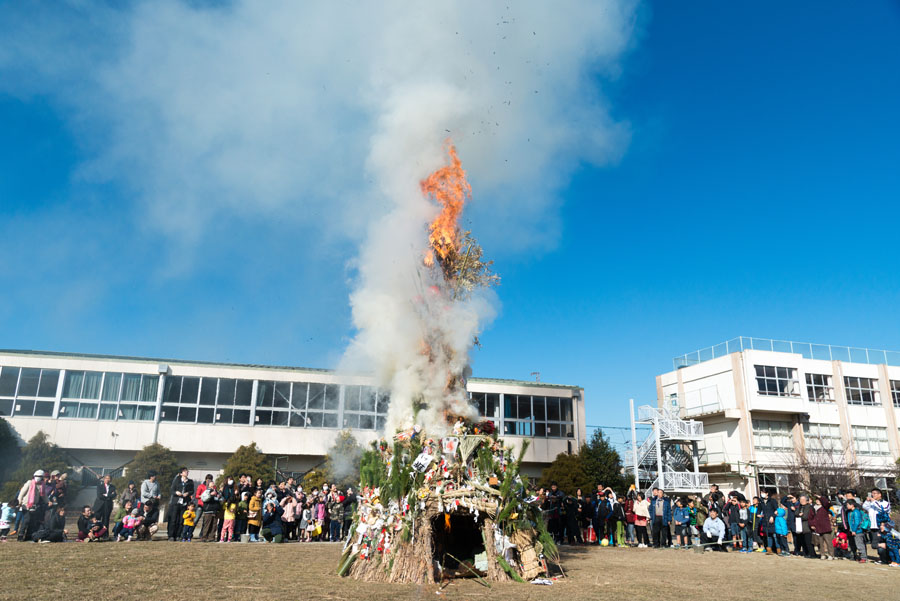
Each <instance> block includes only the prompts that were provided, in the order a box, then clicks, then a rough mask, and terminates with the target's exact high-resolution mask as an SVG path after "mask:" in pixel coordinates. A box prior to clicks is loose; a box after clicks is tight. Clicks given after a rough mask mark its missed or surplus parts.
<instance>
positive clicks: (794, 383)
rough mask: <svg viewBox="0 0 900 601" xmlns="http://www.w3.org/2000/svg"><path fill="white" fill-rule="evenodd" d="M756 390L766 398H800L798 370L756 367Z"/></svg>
mask: <svg viewBox="0 0 900 601" xmlns="http://www.w3.org/2000/svg"><path fill="white" fill-rule="evenodd" d="M754 367H755V368H756V388H757V390H758V391H759V394H761V395H764V396H790V397H795V396H800V383H799V381H798V380H797V370H796V369H795V368H793V367H773V366H771V365H755V366H754Z"/></svg>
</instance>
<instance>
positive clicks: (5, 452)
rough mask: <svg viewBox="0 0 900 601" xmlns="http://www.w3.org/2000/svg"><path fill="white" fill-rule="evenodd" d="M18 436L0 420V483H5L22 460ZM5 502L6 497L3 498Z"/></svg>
mask: <svg viewBox="0 0 900 601" xmlns="http://www.w3.org/2000/svg"><path fill="white" fill-rule="evenodd" d="M18 438H19V437H18V436H17V435H16V431H15V430H13V427H12V426H11V425H9V422H8V421H6V420H5V419H3V418H0V457H2V458H3V460H2V461H0V482H6V479H7V477H9V476H10V475H11V474H12V473H13V470H15V469H16V468H17V467H19V461H21V459H22V450H21V449H20V448H19V441H18ZM4 501H6V497H4Z"/></svg>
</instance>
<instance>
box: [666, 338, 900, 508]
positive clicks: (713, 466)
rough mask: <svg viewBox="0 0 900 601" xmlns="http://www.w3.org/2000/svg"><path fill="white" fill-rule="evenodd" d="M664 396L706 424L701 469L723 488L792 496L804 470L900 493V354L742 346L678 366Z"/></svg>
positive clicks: (779, 343) (756, 342) (761, 342)
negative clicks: (897, 478) (899, 484)
mask: <svg viewBox="0 0 900 601" xmlns="http://www.w3.org/2000/svg"><path fill="white" fill-rule="evenodd" d="M656 388H657V402H658V404H659V406H660V407H663V406H665V407H667V408H669V409H670V410H675V411H677V412H678V413H679V415H681V416H682V417H683V418H691V419H695V420H699V421H702V422H703V428H704V439H703V443H702V445H701V452H700V468H701V470H703V471H706V472H707V473H708V474H709V481H710V482H711V483H717V484H719V485H720V486H721V488H722V489H726V488H727V489H737V490H743V491H745V492H746V493H749V494H756V492H757V491H758V489H759V487H760V486H769V487H774V488H777V489H779V491H781V490H788V489H791V488H794V487H796V486H798V483H800V482H801V481H802V478H801V474H800V473H798V472H800V471H803V469H807V470H813V471H816V470H820V471H828V470H835V469H836V468H838V469H841V468H842V467H843V469H844V470H845V471H846V472H848V473H852V474H853V476H854V478H855V479H856V480H857V481H858V482H859V484H860V485H861V486H873V485H879V486H881V487H892V486H893V477H894V475H895V473H896V468H897V466H896V463H895V462H896V460H897V458H898V457H900V430H898V424H900V415H898V412H900V353H897V352H891V351H882V350H875V349H865V348H853V347H839V346H832V345H820V344H810V343H799V342H793V341H783V340H772V339H762V338H748V337H741V338H736V339H733V340H730V341H728V342H726V343H722V344H719V345H716V346H714V347H709V348H707V349H703V350H701V351H696V352H695V353H690V354H687V355H683V356H681V357H677V358H676V359H675V369H674V370H673V371H670V372H667V373H664V374H662V375H659V376H657V378H656ZM816 492H820V491H816Z"/></svg>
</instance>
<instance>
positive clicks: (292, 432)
mask: <svg viewBox="0 0 900 601" xmlns="http://www.w3.org/2000/svg"><path fill="white" fill-rule="evenodd" d="M467 388H468V392H469V395H470V398H471V401H472V403H473V404H474V405H475V406H476V407H478V409H479V412H480V414H481V415H482V416H483V417H484V418H485V419H490V420H492V421H494V423H495V425H496V426H497V428H498V430H499V431H500V432H501V433H502V436H503V438H504V440H505V441H506V442H507V443H509V444H511V445H514V446H515V445H518V444H521V442H522V441H523V440H525V439H528V440H530V442H531V444H530V446H529V449H528V451H527V453H526V455H525V458H524V463H525V469H526V473H528V474H529V475H535V476H536V475H539V474H540V471H541V469H543V467H546V466H547V465H549V463H550V462H551V461H553V459H554V458H555V457H556V456H557V455H558V454H559V453H563V452H573V451H576V450H577V449H578V448H579V447H580V445H581V444H582V443H583V442H584V440H585V422H584V389H583V388H581V387H578V386H566V385H553V384H546V383H540V382H527V381H516V380H499V379H489V378H471V379H470V380H469V381H468V386H467ZM389 403H390V399H389V397H388V395H387V394H385V392H384V391H382V390H379V389H378V388H377V387H375V386H374V383H373V381H372V379H371V378H369V377H366V376H347V375H338V374H336V373H334V372H332V371H328V370H321V369H308V368H295V367H277V366H263V365H237V364H224V363H212V362H203V361H180V360H170V359H153V358H142V357H117V356H100V355H78V354H67V353H49V352H33V351H16V350H10V351H0V415H2V416H4V417H5V419H7V420H8V421H9V423H10V424H11V425H12V427H13V428H14V430H15V431H16V433H17V435H18V437H19V439H20V442H21V444H24V442H25V441H27V440H28V439H30V438H31V437H32V436H33V435H34V434H36V433H37V432H39V431H43V432H45V433H46V434H47V435H48V436H49V438H50V440H51V441H52V442H54V443H56V444H57V445H59V446H60V447H62V448H63V449H65V450H66V452H67V453H68V455H69V456H70V458H71V460H72V464H73V466H74V467H75V468H76V471H80V470H81V469H82V468H84V467H87V468H89V469H88V472H90V473H107V472H112V473H116V472H117V471H118V470H121V469H122V468H123V466H126V465H127V463H128V462H129V461H130V460H131V459H132V458H133V457H134V454H135V452H136V451H138V450H139V449H141V448H142V447H144V446H146V445H148V444H151V443H154V442H158V443H160V444H163V445H165V446H167V447H169V448H170V449H172V450H173V451H174V452H175V453H176V454H177V455H178V457H179V459H180V460H181V461H182V462H183V463H184V464H185V465H186V466H187V467H188V468H190V469H191V471H192V474H198V475H199V474H202V473H208V472H213V473H217V472H218V471H219V470H220V469H221V468H222V466H223V465H224V462H225V460H226V459H227V458H228V456H229V455H231V454H232V453H233V452H234V451H235V449H237V447H238V446H240V445H244V444H249V443H250V442H256V444H257V446H259V448H260V449H261V450H262V451H263V452H264V453H266V454H269V455H271V456H273V457H278V458H279V462H278V464H277V466H278V469H279V470H281V471H282V472H284V473H290V474H297V475H300V474H302V473H303V472H305V471H306V470H309V469H312V468H314V467H315V466H317V465H319V464H321V463H322V461H323V460H324V455H325V453H326V452H327V450H328V448H329V447H330V446H331V445H332V444H333V443H334V441H335V438H336V437H337V435H338V433H339V432H340V431H342V430H345V429H347V430H350V431H351V432H352V433H353V435H354V436H355V437H356V438H357V440H358V441H359V442H360V444H363V445H365V444H367V443H368V442H370V441H372V440H375V439H376V438H377V437H379V436H380V435H381V432H380V430H381V429H382V428H383V424H384V420H385V417H386V415H387V408H388V406H389Z"/></svg>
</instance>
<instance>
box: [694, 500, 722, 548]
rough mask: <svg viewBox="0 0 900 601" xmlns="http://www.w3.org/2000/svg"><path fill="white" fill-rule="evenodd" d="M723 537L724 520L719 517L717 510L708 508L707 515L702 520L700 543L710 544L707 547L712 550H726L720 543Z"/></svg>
mask: <svg viewBox="0 0 900 601" xmlns="http://www.w3.org/2000/svg"><path fill="white" fill-rule="evenodd" d="M724 538H725V522H723V521H722V519H721V518H720V517H719V510H718V509H716V508H712V509H710V510H709V517H707V518H706V521H704V522H703V532H701V533H700V544H702V545H710V546H709V547H707V549H712V550H713V551H727V550H728V549H727V547H726V546H725V545H723V544H722V540H723V539H724Z"/></svg>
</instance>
